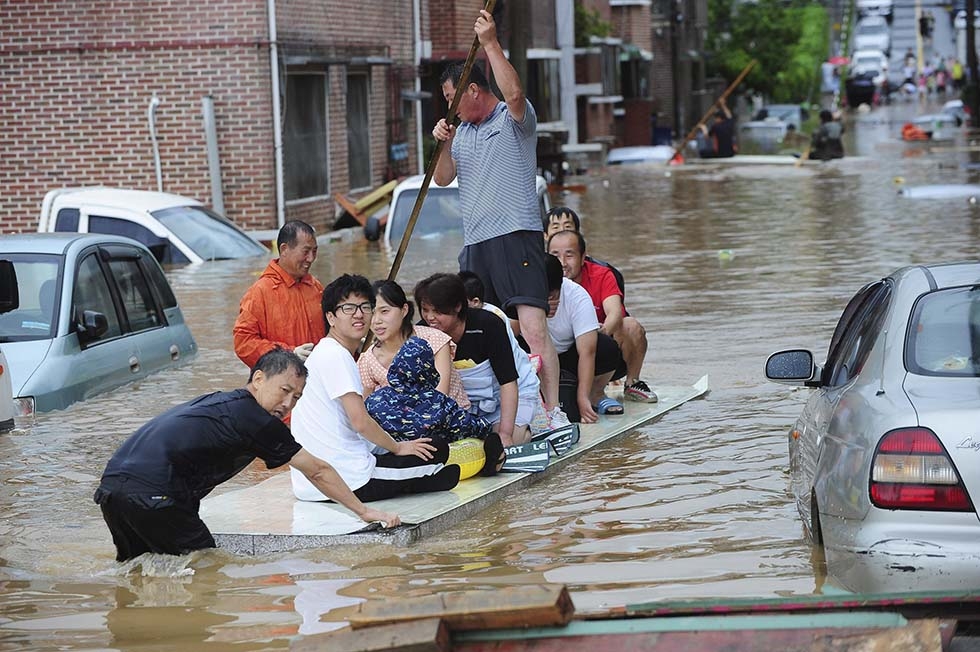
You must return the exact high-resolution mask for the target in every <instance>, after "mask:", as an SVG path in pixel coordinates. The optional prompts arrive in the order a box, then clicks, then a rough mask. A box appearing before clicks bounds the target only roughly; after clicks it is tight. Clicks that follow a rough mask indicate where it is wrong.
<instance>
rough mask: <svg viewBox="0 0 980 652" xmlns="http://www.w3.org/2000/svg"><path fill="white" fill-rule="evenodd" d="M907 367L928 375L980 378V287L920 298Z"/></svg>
mask: <svg viewBox="0 0 980 652" xmlns="http://www.w3.org/2000/svg"><path fill="white" fill-rule="evenodd" d="M906 365H907V367H908V369H909V371H911V372H912V373H916V374H922V375H926V376H967V377H977V376H980V286H973V287H968V288H953V289H949V290H939V291H937V292H931V293H929V294H927V295H925V296H923V297H922V298H921V299H919V301H918V303H917V304H916V307H915V310H914V312H913V314H912V322H911V325H910V328H909V341H908V344H907V346H906Z"/></svg>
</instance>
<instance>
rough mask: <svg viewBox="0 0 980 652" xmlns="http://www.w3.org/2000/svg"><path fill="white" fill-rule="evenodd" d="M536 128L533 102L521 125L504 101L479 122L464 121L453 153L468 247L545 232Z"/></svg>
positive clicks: (528, 106) (536, 120)
mask: <svg viewBox="0 0 980 652" xmlns="http://www.w3.org/2000/svg"><path fill="white" fill-rule="evenodd" d="M525 102H527V100H525ZM537 127H538V117H537V114H535V112H534V107H533V106H531V103H530V102H527V109H526V110H525V112H524V122H523V123H520V122H517V121H516V120H514V118H513V117H512V116H511V115H510V112H509V111H508V110H507V103H506V102H500V103H499V104H497V107H496V108H495V109H494V110H493V112H492V113H491V114H490V115H489V116H488V117H487V119H486V120H484V121H483V122H481V123H480V124H479V125H475V124H472V123H469V122H464V123H462V124H461V125H460V126H459V128H458V129H457V131H456V137H455V138H454V139H453V146H452V151H451V153H452V157H453V160H455V162H456V175H457V176H458V178H459V200H460V211H461V213H462V218H463V244H464V245H471V244H476V243H478V242H483V241H484V240H489V239H490V238H496V237H497V236H501V235H506V234H508V233H513V232H515V231H540V230H541V216H540V212H539V210H538V199H537V192H536V190H535V179H536V177H537V170H538V161H537V152H536V147H537V140H538V138H537Z"/></svg>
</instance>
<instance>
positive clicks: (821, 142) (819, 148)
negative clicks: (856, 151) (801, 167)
mask: <svg viewBox="0 0 980 652" xmlns="http://www.w3.org/2000/svg"><path fill="white" fill-rule="evenodd" d="M843 133H844V125H842V124H841V123H840V122H839V121H837V120H835V119H834V114H833V113H831V112H830V111H828V110H827V109H824V110H823V111H821V112H820V127H818V128H817V130H816V131H814V132H813V137H812V140H811V142H810V158H812V159H816V160H818V161H827V160H830V159H832V158H844V144H843V143H842V142H841V136H842V135H843Z"/></svg>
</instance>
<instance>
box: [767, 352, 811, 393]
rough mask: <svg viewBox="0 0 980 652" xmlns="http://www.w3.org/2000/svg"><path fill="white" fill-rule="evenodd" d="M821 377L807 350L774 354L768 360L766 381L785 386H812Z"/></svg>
mask: <svg viewBox="0 0 980 652" xmlns="http://www.w3.org/2000/svg"><path fill="white" fill-rule="evenodd" d="M819 377H820V370H819V369H818V368H817V366H816V365H815V364H814V363H813V354H812V353H811V352H809V351H807V350H806V349H790V350H788V351H779V352H778V353H773V354H772V355H771V356H769V359H768V360H766V379H767V380H771V381H773V382H774V383H783V384H784V385H811V384H812V382H813V381H814V380H815V379H818V378H819Z"/></svg>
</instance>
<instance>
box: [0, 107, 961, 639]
mask: <svg viewBox="0 0 980 652" xmlns="http://www.w3.org/2000/svg"><path fill="white" fill-rule="evenodd" d="M915 110H916V107H914V106H913V105H897V106H894V107H888V108H884V109H876V110H875V111H874V112H872V113H870V114H868V115H864V116H860V117H854V118H852V120H851V121H850V122H849V123H848V141H847V147H848V151H849V153H856V154H858V155H861V156H862V157H864V158H863V159H861V160H856V159H854V160H845V161H843V162H841V163H838V164H833V165H827V166H822V167H820V166H806V167H803V168H795V167H792V166H785V167H760V168H744V167H743V168H740V169H737V170H736V169H731V168H728V169H726V168H702V167H694V166H688V167H687V168H684V169H671V170H669V171H668V170H666V169H665V168H662V167H659V166H643V167H630V168H619V169H610V170H593V171H592V172H591V173H590V174H589V175H588V176H586V177H582V178H580V179H574V181H575V182H581V183H583V184H585V186H586V190H585V192H583V193H576V194H568V195H565V196H561V197H556V198H555V202H556V203H566V204H568V205H570V206H572V207H573V208H575V209H576V210H578V211H579V212H580V214H581V215H582V217H583V221H584V230H585V233H586V235H587V237H588V242H589V248H590V251H591V252H592V253H593V254H595V255H596V256H598V257H600V258H604V259H607V260H610V261H613V262H614V263H616V264H617V265H618V266H619V267H620V268H621V269H622V270H623V272H624V273H625V275H626V278H627V284H628V286H627V304H628V306H629V309H630V311H631V313H632V314H634V315H636V316H637V317H638V318H639V319H640V320H641V322H642V323H643V324H644V325H645V326H646V328H647V331H648V336H649V341H650V355H649V357H648V359H647V362H646V365H645V369H644V371H645V376H646V377H647V378H649V379H650V380H651V381H652V382H653V384H657V383H661V384H691V383H693V382H694V381H695V380H697V379H698V378H699V377H700V376H701V375H702V374H705V373H707V374H709V377H710V385H711V392H710V394H709V395H708V396H707V397H706V398H705V399H703V400H697V401H692V402H690V403H687V404H685V405H684V406H682V407H681V408H679V409H676V410H674V411H672V412H670V413H668V414H667V415H666V416H664V417H663V418H662V419H661V420H659V421H657V422H655V423H652V424H649V425H647V426H646V427H643V428H641V429H639V430H637V431H636V432H634V433H632V434H631V435H629V436H627V437H625V438H623V439H620V440H618V441H617V442H616V443H614V444H611V445H608V446H604V447H599V448H598V449H596V450H595V451H594V452H591V453H590V454H589V455H588V456H587V458H585V459H580V460H576V461H575V462H573V463H572V464H571V466H570V468H568V469H567V470H566V471H565V472H564V473H562V474H561V475H559V476H556V477H551V478H548V479H546V480H544V481H542V482H540V483H538V484H536V485H534V486H533V487H531V488H529V489H528V490H527V491H526V492H525V493H524V494H522V495H518V496H513V497H510V498H508V499H507V500H505V501H503V502H502V503H500V504H498V505H496V506H493V507H491V508H489V509H487V510H486V511H484V512H482V513H480V514H479V515H478V516H477V517H475V518H473V519H471V520H470V521H469V522H467V523H465V524H464V525H463V526H461V527H458V528H456V529H454V530H452V531H449V532H444V533H442V534H440V535H438V536H434V537H432V538H429V539H427V540H425V541H422V542H420V543H418V544H416V545H413V546H411V547H408V548H400V547H394V546H387V545H372V546H341V547H335V548H331V549H325V550H313V551H301V552H290V553H282V554H276V555H270V556H266V557H258V558H251V557H237V556H233V555H230V554H228V553H226V552H223V551H220V550H216V551H207V552H203V553H195V554H193V555H190V556H187V557H155V556H150V558H148V559H144V560H141V562H140V563H137V564H128V565H123V566H120V565H118V564H116V563H115V561H114V560H113V549H112V543H111V540H110V538H109V534H108V532H107V531H106V529H105V526H104V524H103V523H102V520H101V517H100V515H99V513H98V511H97V509H96V507H95V505H93V504H92V502H91V494H92V491H93V489H94V488H95V486H96V484H97V481H98V477H99V475H100V473H101V471H102V468H103V466H104V464H105V462H106V460H107V459H108V458H109V456H110V455H111V454H112V452H113V451H114V450H115V448H116V446H118V444H119V443H120V442H121V441H122V440H123V438H125V437H126V436H127V435H128V434H129V433H130V432H131V431H132V430H134V429H135V428H136V427H138V426H139V425H140V424H141V423H143V422H144V421H145V420H146V419H147V418H149V417H150V416H152V415H154V414H157V413H159V412H160V411H162V410H164V409H165V408H167V407H168V406H170V405H173V404H175V403H178V402H181V401H184V400H187V399H190V398H192V397H194V396H196V395H198V394H201V393H204V392H208V391H213V390H215V389H228V388H233V387H237V386H240V385H241V384H242V383H243V382H244V380H245V371H246V370H245V368H244V367H243V366H242V365H241V364H240V363H239V362H238V361H237V359H236V358H235V356H234V354H233V352H232V343H231V326H232V324H233V322H234V319H235V315H236V312H237V308H238V300H239V298H240V297H241V295H242V293H243V292H244V290H245V289H246V287H247V286H248V285H249V284H250V283H251V282H252V281H253V280H254V279H255V278H256V276H257V275H258V274H259V272H260V271H261V270H262V268H263V267H264V265H265V261H264V260H250V261H231V262H216V263H209V264H205V265H201V266H198V267H185V268H177V269H173V270H170V271H169V272H168V276H169V278H170V279H171V281H172V283H173V285H174V289H175V291H176V293H177V296H178V298H179V300H180V302H181V304H182V306H183V309H184V312H185V315H186V317H187V320H188V322H189V323H190V326H191V328H192V330H193V332H194V334H195V336H196V338H197V341H198V344H199V346H200V351H201V352H200V355H199V356H198V357H197V359H195V360H194V361H193V363H191V364H189V365H186V366H184V367H182V368H180V369H178V370H176V371H172V372H167V373H162V374H158V375H156V376H154V377H152V378H150V379H148V380H145V381H143V382H141V383H139V384H138V385H130V386H127V387H124V388H121V389H118V390H116V391H113V392H111V393H109V394H107V395H104V396H100V397H97V398H94V399H92V400H89V401H86V402H84V403H79V404H76V405H74V406H72V407H71V408H69V409H67V410H64V411H62V412H55V413H51V414H45V415H41V416H39V417H38V418H37V419H36V421H35V422H34V423H22V424H20V425H19V427H18V429H17V430H15V431H14V432H12V433H10V434H7V435H4V436H0V504H2V509H3V520H2V522H0V649H4V650H6V649H11V650H13V649H17V650H21V649H31V650H56V649H57V650H107V649H113V650H133V651H137V650H138V651H151V650H173V649H180V650H182V651H183V652H204V651H207V652H213V651H218V650H265V649H278V650H284V649H286V648H287V647H288V643H289V637H291V636H295V635H296V634H297V633H314V632H321V631H327V630H329V629H333V628H336V627H339V626H341V625H342V624H343V622H344V617H345V614H346V613H348V612H349V610H350V609H352V608H353V607H354V606H355V605H357V604H358V603H359V602H361V601H363V600H372V599H381V598H385V597H391V596H413V595H416V596H418V595H426V594H430V593H433V592H437V591H444V590H447V589H460V588H490V587H501V586H508V585H514V584H523V583H537V582H545V581H547V582H563V583H566V584H567V585H568V586H569V588H570V590H571V591H572V595H573V599H574V601H575V603H576V606H577V608H578V609H579V610H588V609H596V608H601V607H605V606H612V605H622V604H626V603H635V602H642V601H653V600H665V599H678V598H720V597H745V596H763V597H778V596H794V595H806V594H812V593H814V592H829V591H839V589H837V588H836V587H835V579H834V578H832V577H826V573H825V569H824V567H823V566H822V562H821V560H820V557H819V555H816V554H814V553H813V552H812V551H811V547H810V545H809V544H808V543H807V542H806V541H805V540H804V538H803V532H802V528H801V525H800V522H799V520H798V516H797V514H796V510H795V507H794V505H793V504H792V499H791V496H790V494H789V491H788V476H787V443H786V433H787V430H788V428H789V426H790V424H791V423H792V421H793V419H794V417H795V416H796V414H797V413H798V411H799V409H800V407H801V405H802V403H803V401H804V399H805V396H806V394H805V391H792V390H791V389H789V388H786V387H782V386H777V385H773V384H769V383H767V382H766V381H765V380H764V378H763V375H762V366H763V362H764V360H765V358H766V356H767V355H768V354H769V353H771V352H772V351H774V350H776V349H779V348H788V347H791V346H804V347H807V348H810V349H812V350H814V351H816V352H817V354H818V356H822V355H824V352H825V351H826V347H827V344H828V341H829V338H830V334H831V332H832V329H833V327H834V324H835V323H836V319H837V317H838V315H839V312H840V310H841V309H842V308H843V306H844V304H845V303H846V301H847V299H848V298H849V297H850V296H851V295H852V294H853V293H854V292H855V291H856V290H857V289H858V288H859V287H860V286H861V285H863V284H864V283H865V282H867V281H869V280H873V279H875V278H879V277H881V276H883V275H885V274H887V273H888V272H890V271H891V270H893V269H894V268H896V267H899V266H902V265H906V264H911V263H926V262H938V261H952V260H959V259H965V258H976V257H977V255H978V243H980V238H978V231H980V209H978V207H977V206H976V205H973V204H970V203H968V202H967V201H965V200H962V199H959V200H950V201H925V202H923V201H913V200H909V199H904V198H901V197H899V196H898V195H897V193H896V181H897V180H902V179H904V181H905V183H907V184H909V185H919V184H928V183H976V182H977V181H978V173H977V172H975V171H972V170H971V169H970V168H968V167H966V166H965V163H966V162H967V161H968V158H967V157H968V156H969V154H968V153H963V152H955V151H953V152H944V153H939V154H937V153H927V152H925V150H924V148H923V147H922V146H921V145H914V146H908V147H906V146H905V145H903V144H902V143H900V142H898V141H897V140H896V137H897V135H898V133H899V130H900V127H901V122H902V120H903V119H904V118H905V117H907V116H909V115H913V114H914V112H915ZM956 143H958V144H965V141H964V140H963V138H962V137H960V139H959V140H958V141H956ZM458 245H459V243H458V241H453V240H452V239H451V238H449V239H444V240H435V241H422V240H419V241H417V242H413V243H412V246H411V247H410V248H409V250H408V255H407V258H406V262H405V264H404V265H403V267H402V272H401V274H400V277H399V280H400V281H402V282H403V284H404V285H405V286H406V287H409V288H410V287H411V286H412V285H413V284H414V283H415V281H417V280H418V279H419V278H421V277H422V276H424V275H427V274H429V273H431V272H433V271H453V270H454V269H455V254H456V252H457V250H458ZM721 250H730V253H727V252H726V253H724V254H722V255H721V256H720V255H719V251H721ZM390 262H391V254H390V252H385V251H382V250H380V249H379V248H378V247H377V245H376V244H373V243H367V242H364V241H357V242H354V243H346V244H345V243H340V244H330V245H325V246H322V247H321V249H320V257H319V259H318V260H317V263H316V265H315V269H314V272H315V273H316V275H317V276H319V277H320V278H321V279H323V280H325V281H327V280H329V279H331V278H332V277H334V276H335V275H337V274H339V273H341V272H348V271H351V272H359V273H362V274H365V275H367V276H369V277H371V278H379V277H382V276H384V275H385V273H386V272H387V269H388V267H389V265H390ZM268 473H269V472H268V471H266V470H264V469H262V468H259V467H257V466H253V467H250V468H249V469H248V470H247V471H246V472H245V473H243V474H242V475H241V476H239V477H238V478H236V479H235V480H234V481H232V482H231V483H229V485H228V487H225V488H229V487H235V486H239V487H240V486H244V485H245V484H247V483H251V482H255V481H256V480H258V479H260V478H262V477H264V476H265V475H267V474H268Z"/></svg>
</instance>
